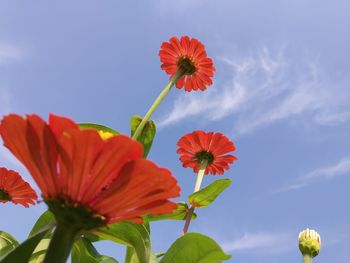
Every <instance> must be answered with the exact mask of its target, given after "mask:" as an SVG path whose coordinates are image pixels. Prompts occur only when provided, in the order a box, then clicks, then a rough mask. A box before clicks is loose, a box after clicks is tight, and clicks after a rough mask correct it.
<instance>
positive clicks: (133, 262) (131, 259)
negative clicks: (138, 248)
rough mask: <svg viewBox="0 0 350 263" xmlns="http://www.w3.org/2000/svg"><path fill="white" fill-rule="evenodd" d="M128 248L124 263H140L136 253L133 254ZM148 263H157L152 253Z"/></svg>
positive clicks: (132, 250)
mask: <svg viewBox="0 0 350 263" xmlns="http://www.w3.org/2000/svg"><path fill="white" fill-rule="evenodd" d="M129 248H130V247H128V250H127V254H126V257H125V262H124V263H142V262H140V261H139V259H138V258H137V255H136V253H134V251H135V250H134V249H133V248H130V249H129ZM148 263H158V259H157V256H156V255H155V254H154V253H153V252H151V254H150V257H149V261H148Z"/></svg>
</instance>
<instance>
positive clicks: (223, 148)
mask: <svg viewBox="0 0 350 263" xmlns="http://www.w3.org/2000/svg"><path fill="white" fill-rule="evenodd" d="M177 146H179V148H178V149H177V151H176V152H177V153H178V154H180V155H181V156H180V161H181V162H182V166H183V167H190V168H193V171H194V172H196V173H198V171H199V167H200V163H201V162H202V160H203V159H207V161H208V165H207V167H206V170H205V174H208V173H210V174H223V173H224V170H228V169H229V168H230V167H229V164H230V163H233V162H234V161H235V160H237V158H236V157H235V156H233V155H230V154H227V153H229V152H232V151H235V150H236V148H235V146H234V144H233V142H231V141H230V140H229V139H228V138H227V137H226V136H224V135H223V134H221V133H219V132H217V133H213V132H208V133H205V132H204V131H194V132H192V133H189V134H186V135H185V136H183V137H181V139H180V140H179V141H178V142H177Z"/></svg>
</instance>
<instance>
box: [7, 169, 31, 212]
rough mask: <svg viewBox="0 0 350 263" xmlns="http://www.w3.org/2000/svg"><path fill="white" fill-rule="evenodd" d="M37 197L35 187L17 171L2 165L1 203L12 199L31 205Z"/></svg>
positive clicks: (15, 201) (27, 205)
mask: <svg viewBox="0 0 350 263" xmlns="http://www.w3.org/2000/svg"><path fill="white" fill-rule="evenodd" d="M37 198H38V196H37V195H36V193H35V191H34V190H33V188H32V187H31V186H30V185H29V184H28V183H27V182H25V181H24V180H23V179H22V177H21V176H20V175H19V174H18V173H17V172H15V171H12V170H7V169H6V168H2V167H0V203H6V202H9V201H10V202H12V203H14V204H16V205H17V204H20V205H23V206H24V207H29V204H32V205H34V204H35V201H36V199H37Z"/></svg>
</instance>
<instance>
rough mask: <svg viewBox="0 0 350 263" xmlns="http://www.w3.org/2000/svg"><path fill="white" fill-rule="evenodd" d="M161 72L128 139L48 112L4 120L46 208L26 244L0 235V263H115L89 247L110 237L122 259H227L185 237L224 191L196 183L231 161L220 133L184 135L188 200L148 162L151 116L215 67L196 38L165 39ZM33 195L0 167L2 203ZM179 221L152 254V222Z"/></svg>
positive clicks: (1, 131)
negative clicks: (160, 86)
mask: <svg viewBox="0 0 350 263" xmlns="http://www.w3.org/2000/svg"><path fill="white" fill-rule="evenodd" d="M159 56H160V61H161V62H162V65H161V68H162V69H163V70H164V71H165V72H166V73H167V74H169V76H170V82H169V83H168V84H167V85H166V86H165V88H164V90H163V91H161V93H160V95H159V96H158V98H156V100H155V102H154V103H153V104H152V106H151V107H150V109H149V111H148V112H147V113H146V115H145V116H144V117H143V118H142V117H139V116H133V117H132V118H131V121H130V130H131V132H130V136H127V135H122V134H120V133H119V132H118V131H116V130H114V129H112V128H109V127H106V126H103V125H99V124H94V123H76V122H74V121H73V120H71V119H69V118H66V117H61V116H57V115H54V114H51V115H50V116H49V120H48V121H47V122H46V121H45V120H43V119H42V118H41V117H39V116H38V115H35V114H32V115H27V116H20V115H17V114H10V115H8V116H5V117H3V118H2V121H1V124H0V135H1V137H2V140H3V142H4V145H5V147H7V148H8V149H9V150H10V151H11V152H12V154H13V155H14V156H15V157H16V158H17V159H18V160H19V161H20V162H21V163H22V164H23V165H24V166H25V167H26V168H27V170H28V171H29V173H30V175H31V176H32V177H33V179H34V181H35V183H36V184H37V186H38V188H39V189H40V191H41V198H42V200H43V201H44V202H45V203H46V205H47V208H48V209H47V211H46V212H45V213H44V214H43V215H41V216H40V217H39V219H38V220H37V222H36V223H35V225H34V226H33V228H32V230H31V231H30V234H29V236H28V239H27V240H25V241H24V242H23V243H21V244H19V243H18V242H17V240H16V239H15V238H14V237H12V236H11V235H10V234H8V233H6V232H0V262H2V263H22V262H31V263H35V262H45V263H63V262H66V261H67V259H68V258H69V257H70V258H71V262H72V263H78V262H91V263H98V262H105V263H106V262H117V260H116V259H114V258H111V257H107V256H104V255H101V254H99V253H98V251H97V250H96V248H95V247H94V243H95V242H98V241H101V240H111V241H113V242H116V243H120V244H123V245H125V246H126V255H125V260H124V262H125V263H155V262H160V263H177V262H178V263H180V262H181V263H195V262H203V263H204V262H208V263H219V262H222V261H225V260H228V259H230V257H231V256H230V255H228V254H226V253H225V252H224V251H223V250H222V248H221V247H220V246H219V245H218V244H217V243H216V242H215V241H214V240H213V239H211V238H210V237H208V236H205V235H202V234H199V233H188V230H189V227H190V222H191V220H192V219H195V218H196V217H197V215H196V214H195V209H199V208H204V207H207V206H208V205H210V204H211V203H213V202H214V200H215V199H216V198H217V197H218V196H219V195H220V194H221V193H222V192H223V191H224V190H225V189H226V188H228V187H229V186H230V184H231V180H230V179H227V178H226V179H219V180H216V181H214V182H213V183H211V184H209V185H207V186H206V187H202V186H201V185H202V181H203V177H204V175H206V174H212V175H222V174H224V172H225V171H227V170H229V169H230V165H231V164H232V163H234V162H235V161H236V160H237V157H236V156H234V155H232V152H234V151H235V150H236V148H235V145H234V143H233V142H232V141H230V139H229V138H228V137H226V136H225V135H223V134H222V133H220V132H205V131H200V130H195V131H193V132H191V133H189V134H186V135H184V136H183V137H181V138H180V139H179V141H178V143H177V146H178V149H177V153H178V154H179V155H180V161H181V163H182V166H183V167H186V168H187V167H188V168H192V169H193V172H194V173H197V180H196V184H195V186H194V191H193V193H192V194H191V195H190V196H189V197H188V201H187V202H175V201H174V200H173V198H176V197H179V196H180V187H179V185H178V183H177V179H176V177H175V176H174V175H173V174H172V173H171V171H170V170H168V169H166V168H162V167H159V166H158V165H157V164H155V163H154V162H152V161H150V160H148V159H147V155H148V153H149V151H150V149H151V147H152V142H153V140H154V138H155V134H156V125H155V122H154V121H152V120H151V119H150V118H151V116H152V114H153V112H154V111H155V110H156V108H157V107H158V106H159V105H160V103H161V102H162V101H163V99H164V98H165V96H166V95H167V94H168V92H169V91H170V90H171V88H172V87H173V86H174V85H175V86H176V87H177V88H178V89H182V88H184V90H185V91H187V92H191V91H205V90H206V89H207V87H208V86H210V85H211V84H212V77H213V75H214V72H215V68H214V66H213V61H212V59H211V58H209V57H208V56H207V53H206V51H205V47H204V45H203V44H202V43H201V42H200V41H198V40H197V39H195V38H189V37H188V36H183V37H181V38H180V39H179V38H177V37H172V38H170V40H169V42H164V43H163V44H162V45H161V50H160V52H159ZM36 200H37V194H36V193H35V191H34V190H33V189H32V188H31V186H30V185H29V184H28V183H26V182H24V181H23V179H22V178H21V176H20V175H19V174H18V173H17V172H15V171H11V170H7V169H6V168H0V202H2V203H5V202H12V203H14V204H21V205H23V206H25V207H29V205H30V204H31V205H34V204H35V201H36ZM160 220H183V221H184V227H183V230H182V232H181V231H179V238H178V239H177V240H176V241H175V242H174V243H173V244H172V245H171V246H170V247H169V249H168V250H167V251H166V252H164V253H159V254H156V253H155V252H154V251H153V250H152V246H151V241H150V229H151V224H153V222H155V221H160Z"/></svg>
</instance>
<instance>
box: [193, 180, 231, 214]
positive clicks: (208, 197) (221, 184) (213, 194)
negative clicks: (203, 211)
mask: <svg viewBox="0 0 350 263" xmlns="http://www.w3.org/2000/svg"><path fill="white" fill-rule="evenodd" d="M230 185H231V180H230V179H221V180H217V181H215V182H213V183H212V184H210V185H208V186H207V187H204V188H203V189H201V190H199V191H198V192H195V193H193V194H191V195H190V196H189V197H188V201H189V202H190V204H191V205H192V206H194V207H198V208H201V207H206V206H208V205H210V204H211V203H212V202H214V201H215V199H216V198H217V197H218V196H219V195H220V194H221V193H222V192H223V191H224V190H225V189H226V188H227V187H229V186H230Z"/></svg>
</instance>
